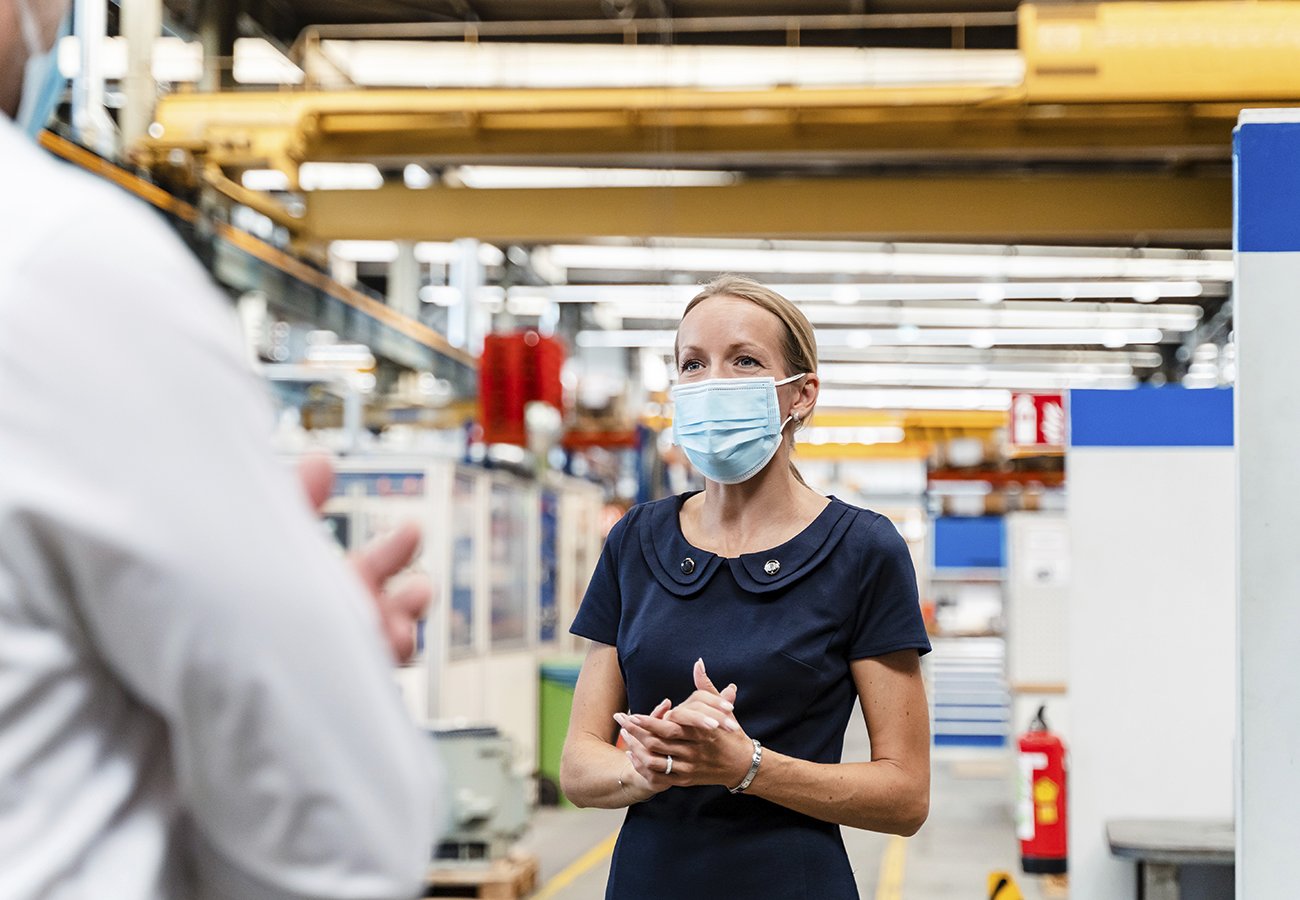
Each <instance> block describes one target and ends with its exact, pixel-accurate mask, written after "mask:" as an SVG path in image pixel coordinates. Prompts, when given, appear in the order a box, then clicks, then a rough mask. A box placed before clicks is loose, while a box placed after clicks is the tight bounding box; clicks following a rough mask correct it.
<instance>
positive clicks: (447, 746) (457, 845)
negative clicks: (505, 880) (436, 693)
mask: <svg viewBox="0 0 1300 900" xmlns="http://www.w3.org/2000/svg"><path fill="white" fill-rule="evenodd" d="M430 733H431V734H432V735H433V737H434V739H435V740H436V741H437V744H438V750H439V752H440V753H441V755H442V761H443V766H444V769H445V771H446V778H447V784H448V786H449V795H450V800H451V811H450V820H449V821H448V823H447V831H446V833H445V834H444V836H443V839H442V842H441V843H440V844H439V845H438V848H437V850H436V851H435V853H434V856H435V859H436V860H437V861H438V862H439V864H445V863H447V862H479V861H490V860H497V859H504V858H505V857H506V856H507V855H508V854H509V852H510V848H511V846H512V845H513V844H514V842H515V841H516V840H518V839H519V837H520V836H521V835H522V834H523V833H524V830H525V829H526V828H527V827H528V800H527V785H526V783H525V778H524V776H522V775H521V774H519V773H518V771H517V769H516V767H515V766H514V762H513V760H514V747H513V746H512V744H511V741H510V738H508V737H506V736H505V735H503V734H502V733H501V732H500V731H498V730H497V729H496V728H492V727H472V728H445V729H440V728H435V729H432V730H431V732H430Z"/></svg>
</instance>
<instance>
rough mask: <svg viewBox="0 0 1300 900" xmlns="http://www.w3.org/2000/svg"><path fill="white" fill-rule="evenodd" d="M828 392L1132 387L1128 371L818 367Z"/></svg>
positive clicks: (869, 366)
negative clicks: (840, 389)
mask: <svg viewBox="0 0 1300 900" xmlns="http://www.w3.org/2000/svg"><path fill="white" fill-rule="evenodd" d="M817 374H819V375H820V376H821V377H822V383H823V384H824V385H827V388H826V389H827V390H830V389H833V388H836V387H865V386H870V387H887V386H889V387H892V386H897V387H978V388H1005V389H1007V390H1025V391H1052V390H1066V389H1069V388H1129V387H1133V386H1134V385H1135V384H1136V379H1135V378H1134V377H1133V373H1132V370H1129V371H1128V372H1122V373H1121V372H1108V373H1098V372H1088V371H1086V370H1076V371H1064V372H1062V371H1032V370H1031V371H1008V370H995V369H987V368H984V367H982V366H968V367H957V366H915V365H894V366H889V365H881V366H873V365H834V364H830V365H823V366H820V367H819V368H818V372H817Z"/></svg>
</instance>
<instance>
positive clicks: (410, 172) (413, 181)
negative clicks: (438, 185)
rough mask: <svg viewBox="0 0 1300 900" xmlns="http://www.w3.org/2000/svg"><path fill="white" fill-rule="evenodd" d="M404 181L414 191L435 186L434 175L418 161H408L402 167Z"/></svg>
mask: <svg viewBox="0 0 1300 900" xmlns="http://www.w3.org/2000/svg"><path fill="white" fill-rule="evenodd" d="M402 182H403V183H404V184H405V185H406V186H407V187H408V188H410V189H411V190H413V191H422V190H424V189H426V188H430V187H433V175H432V174H430V172H429V170H428V169H426V168H425V167H424V166H422V165H419V164H418V163H408V164H407V166H406V168H404V169H402Z"/></svg>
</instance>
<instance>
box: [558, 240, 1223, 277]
mask: <svg viewBox="0 0 1300 900" xmlns="http://www.w3.org/2000/svg"><path fill="white" fill-rule="evenodd" d="M548 249H549V255H550V261H551V262H552V263H554V264H555V265H557V266H561V267H564V268H568V269H623V270H626V269H631V270H647V271H677V272H702V273H716V272H756V273H763V274H790V275H798V274H814V273H822V274H831V275H872V276H875V277H880V278H884V277H935V278H983V279H1011V278H1019V279H1060V280H1074V279H1084V278H1135V279H1147V280H1173V279H1182V278H1195V279H1203V280H1212V281H1231V280H1232V277H1233V271H1234V269H1233V262H1232V259H1231V258H1230V257H1229V258H1227V259H1215V258H1202V259H1188V258H1179V257H1169V256H1164V255H1161V256H1154V255H1152V256H1147V255H1113V254H1109V253H1101V252H1098V253H1097V255H1093V256H1086V255H1079V254H1075V253H1052V254H1048V253H1038V252H1031V248H1014V249H1015V250H1017V251H1018V252H1016V253H1015V254H1009V253H1005V252H997V251H999V250H1002V249H1004V248H990V249H991V250H992V251H994V252H984V253H977V252H956V251H946V250H944V249H942V247H941V246H940V245H935V249H934V250H933V251H926V252H916V251H907V250H897V251H891V250H887V249H878V250H865V249H864V250H861V251H859V250H813V249H772V250H766V249H758V248H743V247H736V248H731V247H688V246H650V247H641V246H622V245H615V244H554V245H552V246H550V247H549V248H548ZM1139 254H1140V252H1139Z"/></svg>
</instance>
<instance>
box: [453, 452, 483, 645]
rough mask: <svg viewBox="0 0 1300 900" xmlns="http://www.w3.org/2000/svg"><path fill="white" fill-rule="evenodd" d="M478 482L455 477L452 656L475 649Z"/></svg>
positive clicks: (459, 474) (459, 475)
mask: <svg viewBox="0 0 1300 900" xmlns="http://www.w3.org/2000/svg"><path fill="white" fill-rule="evenodd" d="M476 488H477V479H476V478H475V477H474V476H473V475H468V474H465V473H459V472H458V473H457V474H456V478H455V480H454V482H453V483H452V497H451V508H452V516H451V610H450V613H451V616H450V625H449V630H450V635H449V637H450V641H451V650H452V652H453V653H460V654H464V653H466V652H470V651H473V649H474V580H475V575H476V573H477V571H478V567H477V566H476V565H475V560H474V553H475V549H476V548H475V534H474V531H475V525H476V516H475V512H476V511H477V508H478V503H477V502H476V501H477V498H476V496H475V495H476V494H477V490H476Z"/></svg>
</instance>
